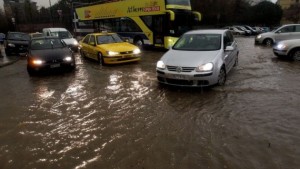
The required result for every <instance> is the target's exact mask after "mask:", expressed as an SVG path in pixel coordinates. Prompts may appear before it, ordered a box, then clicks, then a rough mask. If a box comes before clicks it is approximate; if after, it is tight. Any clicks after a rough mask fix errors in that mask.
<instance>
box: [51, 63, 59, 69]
mask: <svg viewBox="0 0 300 169" xmlns="http://www.w3.org/2000/svg"><path fill="white" fill-rule="evenodd" d="M57 67H60V64H53V65H50V68H57Z"/></svg>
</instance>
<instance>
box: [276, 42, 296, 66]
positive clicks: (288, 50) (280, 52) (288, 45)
mask: <svg viewBox="0 0 300 169" xmlns="http://www.w3.org/2000/svg"><path fill="white" fill-rule="evenodd" d="M273 52H274V54H275V55H276V56H278V57H287V58H291V59H293V60H296V61H300V39H292V40H284V41H280V42H278V43H277V44H275V45H274V46H273Z"/></svg>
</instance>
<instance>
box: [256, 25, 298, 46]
mask: <svg viewBox="0 0 300 169" xmlns="http://www.w3.org/2000/svg"><path fill="white" fill-rule="evenodd" d="M288 39H300V24H288V25H283V26H281V27H279V28H277V29H275V30H274V31H272V32H266V33H262V34H259V35H257V36H256V37H255V44H264V45H266V46H272V45H273V44H274V43H276V42H279V41H282V40H288Z"/></svg>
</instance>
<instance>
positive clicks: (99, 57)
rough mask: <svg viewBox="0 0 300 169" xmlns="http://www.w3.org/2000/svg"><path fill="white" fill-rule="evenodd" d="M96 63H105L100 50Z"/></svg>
mask: <svg viewBox="0 0 300 169" xmlns="http://www.w3.org/2000/svg"><path fill="white" fill-rule="evenodd" d="M98 63H99V64H100V65H105V63H104V59H103V55H102V53H101V52H99V53H98Z"/></svg>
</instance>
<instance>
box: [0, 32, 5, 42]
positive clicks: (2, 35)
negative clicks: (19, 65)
mask: <svg viewBox="0 0 300 169" xmlns="http://www.w3.org/2000/svg"><path fill="white" fill-rule="evenodd" d="M4 39H5V34H4V33H0V44H3V42H4Z"/></svg>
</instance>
